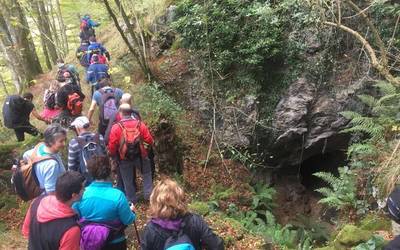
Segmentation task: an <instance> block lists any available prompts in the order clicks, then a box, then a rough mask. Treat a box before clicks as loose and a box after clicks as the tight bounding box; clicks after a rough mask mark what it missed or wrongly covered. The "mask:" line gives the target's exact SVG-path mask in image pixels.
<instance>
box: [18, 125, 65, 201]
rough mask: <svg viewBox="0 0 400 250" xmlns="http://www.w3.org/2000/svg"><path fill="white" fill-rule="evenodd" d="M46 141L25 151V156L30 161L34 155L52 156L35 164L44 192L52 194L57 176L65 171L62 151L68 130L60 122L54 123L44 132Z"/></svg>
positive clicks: (38, 179)
mask: <svg viewBox="0 0 400 250" xmlns="http://www.w3.org/2000/svg"><path fill="white" fill-rule="evenodd" d="M43 136H44V143H40V144H39V145H38V146H36V147H35V148H34V149H31V150H28V151H26V152H25V153H24V155H23V158H24V160H25V161H28V159H29V158H31V157H32V156H34V155H35V156H38V157H50V159H48V160H44V161H40V162H38V163H36V164H35V168H34V171H35V175H36V178H37V181H38V183H39V186H40V189H42V190H43V194H52V193H54V191H55V189H56V181H57V178H58V177H59V176H60V175H61V174H62V173H64V172H65V168H64V164H63V162H62V160H61V156H60V153H59V152H60V151H61V150H62V149H63V148H64V147H65V141H66V138H67V131H66V130H65V129H63V128H62V127H61V126H60V125H59V124H52V125H50V126H48V127H47V128H46V130H45V131H44V133H43Z"/></svg>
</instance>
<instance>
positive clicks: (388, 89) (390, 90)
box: [374, 81, 397, 95]
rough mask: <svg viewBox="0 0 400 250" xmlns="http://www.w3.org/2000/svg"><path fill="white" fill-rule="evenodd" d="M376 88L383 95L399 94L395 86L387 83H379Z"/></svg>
mask: <svg viewBox="0 0 400 250" xmlns="http://www.w3.org/2000/svg"><path fill="white" fill-rule="evenodd" d="M374 86H375V87H377V88H378V89H379V90H380V91H381V92H382V94H383V95H393V94H396V92H397V89H396V87H395V86H394V85H393V84H390V83H388V82H385V81H378V83H377V84H375V85H374Z"/></svg>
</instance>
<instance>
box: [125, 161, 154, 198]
mask: <svg viewBox="0 0 400 250" xmlns="http://www.w3.org/2000/svg"><path fill="white" fill-rule="evenodd" d="M136 169H140V171H141V173H142V178H143V195H144V199H145V200H148V199H149V198H150V194H151V192H152V191H153V180H152V178H151V166H150V161H149V158H147V157H146V158H143V159H142V161H141V160H140V158H136V159H135V160H133V161H131V160H121V161H120V162H119V168H118V183H117V186H118V188H119V189H121V190H122V191H124V192H125V195H126V197H127V198H128V200H129V201H131V202H132V203H133V204H136V203H137V197H136V187H135V186H136V185H135V184H134V182H135V175H134V171H136Z"/></svg>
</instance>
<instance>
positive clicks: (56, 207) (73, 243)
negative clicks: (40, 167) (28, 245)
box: [22, 195, 81, 250]
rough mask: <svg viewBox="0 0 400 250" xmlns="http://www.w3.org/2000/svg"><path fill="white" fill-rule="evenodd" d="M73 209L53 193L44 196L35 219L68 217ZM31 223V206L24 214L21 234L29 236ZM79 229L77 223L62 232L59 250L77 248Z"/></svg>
mask: <svg viewBox="0 0 400 250" xmlns="http://www.w3.org/2000/svg"><path fill="white" fill-rule="evenodd" d="M75 215H76V214H75V212H74V210H73V209H72V208H71V207H69V206H67V205H66V204H64V203H62V202H60V201H59V200H57V198H56V196H55V195H49V196H46V197H44V198H43V199H42V200H41V202H40V204H39V207H38V210H37V217H36V219H37V221H38V222H40V223H46V222H50V221H54V220H57V219H63V218H69V217H73V216H75ZM30 224H31V207H29V210H28V212H27V214H26V216H25V220H24V224H23V225H22V235H23V236H24V237H25V238H29V228H30ZM80 235H81V230H80V228H79V226H78V225H76V226H73V227H71V228H70V229H68V230H67V231H65V232H64V234H63V236H62V237H61V240H60V246H59V250H79V249H80V245H79V241H80V239H81V236H80Z"/></svg>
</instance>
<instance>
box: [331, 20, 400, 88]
mask: <svg viewBox="0 0 400 250" xmlns="http://www.w3.org/2000/svg"><path fill="white" fill-rule="evenodd" d="M324 24H326V25H329V26H333V27H337V28H339V29H342V30H344V31H346V32H347V33H349V34H351V35H352V36H354V37H355V38H356V39H357V40H358V41H359V42H360V43H361V44H362V45H363V46H364V47H365V49H366V51H367V52H368V55H369V57H370V59H371V64H372V66H373V67H374V68H375V69H376V70H377V71H378V72H379V73H380V74H381V75H382V76H383V77H385V79H386V80H388V81H389V82H390V83H393V84H396V85H400V80H399V79H396V78H395V77H394V76H393V75H392V74H391V73H390V72H389V69H388V68H387V67H386V65H382V64H381V63H380V62H379V60H378V58H377V57H376V54H375V51H374V49H373V48H372V47H371V45H370V43H369V42H368V41H367V40H366V39H365V38H364V37H363V36H361V35H360V33H358V32H357V31H355V30H353V29H351V28H349V27H347V26H344V25H341V24H338V23H333V22H328V21H325V22H324Z"/></svg>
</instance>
